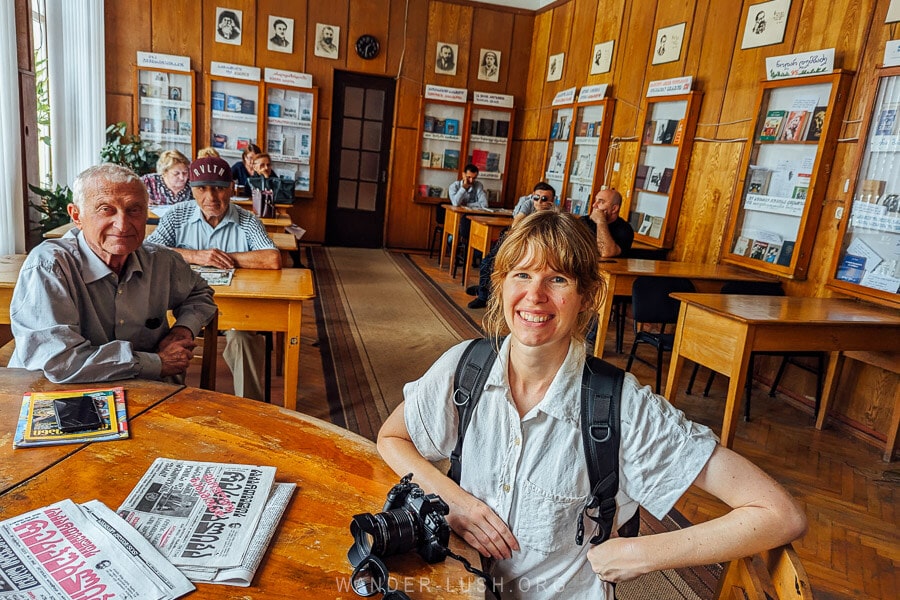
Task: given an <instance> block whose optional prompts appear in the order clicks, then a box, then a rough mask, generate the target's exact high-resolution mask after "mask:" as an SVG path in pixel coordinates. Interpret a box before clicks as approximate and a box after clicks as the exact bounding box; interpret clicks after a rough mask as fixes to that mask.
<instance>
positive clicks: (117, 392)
mask: <svg viewBox="0 0 900 600" xmlns="http://www.w3.org/2000/svg"><path fill="white" fill-rule="evenodd" d="M77 396H87V397H90V398H92V399H93V400H94V404H95V405H96V406H97V410H98V412H99V413H100V420H101V425H100V427H99V428H97V429H92V430H89V431H72V432H68V433H67V432H63V431H60V430H59V427H58V423H57V421H56V413H55V411H54V409H53V401H54V400H57V399H59V398H72V397H77ZM127 437H128V413H127V411H126V409H125V389H124V388H122V387H114V388H103V389H83V390H59V391H53V392H26V393H25V395H24V396H23V397H22V407H21V409H20V410H19V421H18V423H17V425H16V433H15V435H14V436H13V448H28V447H33V446H54V445H58V444H76V443H84V442H106V441H110V440H120V439H124V438H127Z"/></svg>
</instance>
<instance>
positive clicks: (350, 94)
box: [344, 87, 366, 119]
mask: <svg viewBox="0 0 900 600" xmlns="http://www.w3.org/2000/svg"><path fill="white" fill-rule="evenodd" d="M365 94H366V90H364V89H362V88H356V87H348V88H346V89H345V90H344V116H345V117H356V118H357V119H361V118H362V116H363V115H362V112H363V98H365Z"/></svg>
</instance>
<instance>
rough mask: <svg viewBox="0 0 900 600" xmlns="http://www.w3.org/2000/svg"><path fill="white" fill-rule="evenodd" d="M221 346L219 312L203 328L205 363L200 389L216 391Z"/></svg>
mask: <svg viewBox="0 0 900 600" xmlns="http://www.w3.org/2000/svg"><path fill="white" fill-rule="evenodd" d="M218 345H219V311H216V312H215V313H213V316H212V318H211V319H210V320H209V323H207V324H206V326H205V327H204V328H203V362H202V366H201V367H200V387H201V388H203V389H204V390H212V391H216V358H217V354H218V351H219V350H218Z"/></svg>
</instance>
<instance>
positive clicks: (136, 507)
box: [116, 458, 296, 587]
mask: <svg viewBox="0 0 900 600" xmlns="http://www.w3.org/2000/svg"><path fill="white" fill-rule="evenodd" d="M295 488H296V484H294V483H278V482H276V481H275V467H269V466H261V465H245V464H233V463H214V462H195V461H188V460H175V459H171V458H157V459H156V460H154V461H153V463H152V464H151V465H150V468H149V469H148V470H147V472H146V473H144V475H143V477H141V479H140V481H138V483H137V485H136V486H135V488H134V489H133V490H132V491H131V493H130V494H129V495H128V497H127V498H126V499H125V502H123V503H122V505H121V506H120V507H119V508H118V509H117V510H116V512H117V513H118V514H119V516H120V517H122V518H123V519H125V521H127V522H128V523H130V524H131V526H132V527H134V529H136V530H137V531H138V533H140V534H141V535H143V536H144V537H145V538H146V540H147V541H148V542H150V544H152V545H153V546H154V547H155V548H156V549H157V550H159V551H160V552H162V554H163V555H164V556H165V557H166V558H168V559H169V561H171V563H172V564H173V565H175V566H176V567H177V568H178V570H180V571H181V572H182V573H183V574H184V575H186V576H187V578H188V579H189V580H191V581H200V582H209V583H219V584H224V585H235V586H242V587H247V586H249V585H250V583H251V581H252V580H253V576H254V574H255V572H256V570H257V569H258V567H259V565H260V563H261V562H262V559H263V558H264V556H265V553H266V549H267V548H268V546H269V543H270V542H271V540H272V536H273V535H274V533H275V530H276V528H277V526H278V522H279V521H280V520H281V517H282V515H283V514H284V510H285V508H286V507H287V504H288V502H289V501H290V499H291V496H292V495H293V493H294V490H295ZM198 539H202V543H201V542H200V541H198ZM201 546H202V547H201Z"/></svg>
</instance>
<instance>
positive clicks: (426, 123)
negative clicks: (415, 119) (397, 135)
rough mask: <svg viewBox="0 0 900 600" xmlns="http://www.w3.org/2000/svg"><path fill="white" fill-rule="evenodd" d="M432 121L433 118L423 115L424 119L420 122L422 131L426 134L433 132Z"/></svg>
mask: <svg viewBox="0 0 900 600" xmlns="http://www.w3.org/2000/svg"><path fill="white" fill-rule="evenodd" d="M434 120H435V119H434V117H433V116H431V115H425V118H424V120H423V121H422V131H427V132H428V133H432V132H434Z"/></svg>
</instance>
